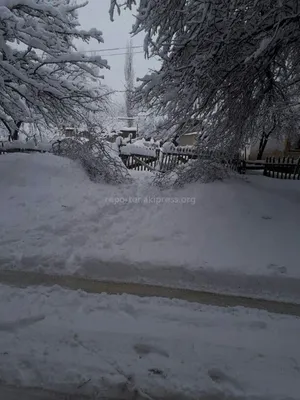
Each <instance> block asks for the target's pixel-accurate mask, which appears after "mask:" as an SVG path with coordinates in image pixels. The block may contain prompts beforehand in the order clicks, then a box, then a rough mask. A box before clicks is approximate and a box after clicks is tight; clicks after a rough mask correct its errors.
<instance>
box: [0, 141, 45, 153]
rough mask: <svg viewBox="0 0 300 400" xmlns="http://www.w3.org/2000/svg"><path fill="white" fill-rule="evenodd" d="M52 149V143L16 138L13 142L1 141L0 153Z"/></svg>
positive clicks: (40, 151) (43, 151)
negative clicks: (25, 140) (24, 140)
mask: <svg viewBox="0 0 300 400" xmlns="http://www.w3.org/2000/svg"><path fill="white" fill-rule="evenodd" d="M51 150H52V145H51V144H50V143H35V142H33V141H28V142H23V141H20V140H15V141H13V142H9V141H0V154H6V153H20V152H24V153H30V152H38V153H46V152H49V151H51Z"/></svg>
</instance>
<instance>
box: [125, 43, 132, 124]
mask: <svg viewBox="0 0 300 400" xmlns="http://www.w3.org/2000/svg"><path fill="white" fill-rule="evenodd" d="M124 74H125V106H126V115H127V118H128V127H129V128H130V127H132V126H133V121H134V120H133V117H134V101H133V91H134V68H133V49H132V40H130V41H129V42H128V43H127V48H126V55H125V67H124Z"/></svg>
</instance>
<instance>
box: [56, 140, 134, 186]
mask: <svg viewBox="0 0 300 400" xmlns="http://www.w3.org/2000/svg"><path fill="white" fill-rule="evenodd" d="M52 147H53V153H54V154H56V155H60V156H65V157H68V158H70V159H72V160H74V161H79V162H80V163H81V165H82V166H83V168H84V169H85V170H86V172H87V174H88V175H89V177H90V179H91V180H93V181H95V182H106V183H123V182H124V181H126V180H128V179H130V177H129V174H128V171H127V169H126V167H125V165H124V164H123V162H122V160H121V159H120V157H119V156H118V154H117V152H115V151H114V150H113V149H112V148H111V147H109V145H108V144H106V143H105V142H103V141H99V140H97V139H96V138H90V139H86V138H78V139H74V138H65V139H63V140H59V141H57V142H55V143H54V144H53V146H52Z"/></svg>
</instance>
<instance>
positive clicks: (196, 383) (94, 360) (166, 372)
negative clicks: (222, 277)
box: [0, 285, 300, 400]
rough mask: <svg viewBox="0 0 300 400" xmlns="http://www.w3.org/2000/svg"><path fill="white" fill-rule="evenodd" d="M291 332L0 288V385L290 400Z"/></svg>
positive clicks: (228, 318)
mask: <svg viewBox="0 0 300 400" xmlns="http://www.w3.org/2000/svg"><path fill="white" fill-rule="evenodd" d="M299 331H300V319H299V318H293V317H287V316H277V315H275V314H268V313H266V312H264V311H258V310H248V309H243V308H217V307H210V306H201V305H198V304H194V303H186V302H183V301H175V300H173V301H172V300H166V299H161V298H151V299H150V298H138V297H134V296H128V295H123V296H109V295H106V294H103V295H88V294H86V293H84V292H76V291H74V292H73V291H67V290H63V289H61V288H58V287H53V288H50V289H49V288H48V289H46V288H42V287H35V288H28V289H15V288H10V287H7V286H3V285H0V376H1V381H2V382H5V383H7V384H11V385H17V386H27V387H28V386H33V387H39V388H44V389H51V390H57V391H59V392H67V393H76V394H80V393H82V394H87V395H93V394H95V393H97V394H98V395H99V398H105V399H106V398H109V399H111V398H115V399H135V400H141V399H148V400H149V399H172V400H174V399H180V400H184V399H189V400H190V399H197V400H201V399H205V400H207V399H214V400H224V399H230V400H237V399H238V400H244V399H245V400H246V399H247V400H254V399H255V400H283V399H289V400H298V399H299V389H300V348H299ZM0 393H1V391H0ZM137 393H138V394H137ZM134 394H136V395H135V396H134ZM101 396H102V397H101ZM147 396H148V397H147ZM149 396H150V397H149ZM93 398H98V397H93Z"/></svg>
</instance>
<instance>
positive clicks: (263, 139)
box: [257, 134, 269, 160]
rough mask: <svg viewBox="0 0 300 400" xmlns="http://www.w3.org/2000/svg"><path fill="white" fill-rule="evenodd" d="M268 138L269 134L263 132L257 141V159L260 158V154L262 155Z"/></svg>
mask: <svg viewBox="0 0 300 400" xmlns="http://www.w3.org/2000/svg"><path fill="white" fill-rule="evenodd" d="M268 140H269V136H266V135H264V134H263V135H262V137H261V139H260V142H259V148H258V154H257V159H258V160H261V159H262V156H263V154H264V151H265V149H266V146H267V143H268Z"/></svg>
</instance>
